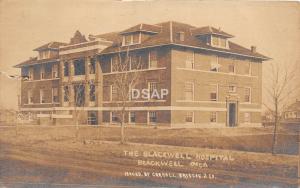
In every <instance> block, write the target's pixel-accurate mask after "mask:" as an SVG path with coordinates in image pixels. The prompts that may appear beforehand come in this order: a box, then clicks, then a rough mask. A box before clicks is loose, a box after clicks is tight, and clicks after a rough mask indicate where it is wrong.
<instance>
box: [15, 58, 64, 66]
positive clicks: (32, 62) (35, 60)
mask: <svg viewBox="0 0 300 188" xmlns="http://www.w3.org/2000/svg"><path fill="white" fill-rule="evenodd" d="M58 61H59V59H57V58H50V59H40V60H39V59H38V58H37V57H31V58H29V59H28V60H26V61H23V62H22V63H19V64H17V65H15V66H14V67H15V68H21V67H25V66H30V65H35V64H41V63H50V62H58Z"/></svg>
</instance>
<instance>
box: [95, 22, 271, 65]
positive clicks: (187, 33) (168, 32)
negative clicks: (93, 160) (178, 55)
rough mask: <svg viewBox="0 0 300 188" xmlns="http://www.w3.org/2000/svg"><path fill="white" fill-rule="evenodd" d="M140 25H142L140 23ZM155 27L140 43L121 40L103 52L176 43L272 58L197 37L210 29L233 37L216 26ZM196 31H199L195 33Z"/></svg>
mask: <svg viewBox="0 0 300 188" xmlns="http://www.w3.org/2000/svg"><path fill="white" fill-rule="evenodd" d="M138 26H140V25H138ZM152 26H155V27H158V28H160V32H159V33H157V34H155V35H151V36H150V37H149V38H147V39H146V40H144V41H142V42H141V43H140V44H134V45H130V46H122V44H121V42H119V43H115V44H113V45H112V46H109V47H107V48H105V49H104V50H103V51H102V52H101V53H100V55H101V54H110V53H116V52H119V51H120V50H121V51H126V50H128V48H129V49H130V50H136V49H142V48H149V47H156V46H165V45H176V46H183V47H188V48H195V49H200V50H206V51H211V52H215V53H223V54H230V55H237V56H243V57H248V58H255V59H259V60H269V59H270V58H268V57H266V56H264V55H262V54H260V53H258V52H254V51H251V49H248V48H245V47H242V46H240V45H238V44H235V43H233V42H230V41H228V48H218V47H214V46H211V45H208V44H206V43H204V42H202V41H201V40H199V39H198V38H197V36H196V35H197V34H200V33H201V34H204V33H207V31H209V32H210V33H212V34H218V35H222V36H224V37H227V38H229V37H233V35H231V34H228V33H226V32H224V31H222V30H219V29H216V28H214V27H208V26H207V27H201V28H197V27H195V26H192V25H189V24H185V23H180V22H174V21H168V22H163V23H158V24H156V25H152ZM137 28H138V27H137V26H134V27H132V28H130V29H128V30H130V31H136V29H137ZM177 33H183V34H184V40H183V41H181V40H179V39H178V37H176V36H177ZM195 33H197V34H196V35H195Z"/></svg>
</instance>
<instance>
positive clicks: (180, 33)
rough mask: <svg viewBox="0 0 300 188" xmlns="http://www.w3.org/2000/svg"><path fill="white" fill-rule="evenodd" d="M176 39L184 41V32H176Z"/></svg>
mask: <svg viewBox="0 0 300 188" xmlns="http://www.w3.org/2000/svg"><path fill="white" fill-rule="evenodd" d="M176 39H177V40H180V41H184V32H182V31H181V32H178V33H176Z"/></svg>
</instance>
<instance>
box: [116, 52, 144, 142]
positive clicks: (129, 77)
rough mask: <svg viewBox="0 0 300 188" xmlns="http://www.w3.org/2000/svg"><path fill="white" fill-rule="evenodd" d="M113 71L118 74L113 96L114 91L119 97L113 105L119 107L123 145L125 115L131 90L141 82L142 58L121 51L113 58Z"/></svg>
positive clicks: (117, 111)
mask: <svg viewBox="0 0 300 188" xmlns="http://www.w3.org/2000/svg"><path fill="white" fill-rule="evenodd" d="M113 59H114V60H113V62H112V70H113V71H114V72H117V73H116V74H114V77H113V80H112V94H114V91H115V92H116V93H117V96H116V97H115V98H114V96H113V95H112V97H113V103H114V104H115V105H116V106H117V109H120V110H116V111H115V112H116V113H118V115H119V123H120V126H121V132H120V134H121V143H122V144H123V143H125V132H124V128H125V115H126V108H127V107H128V106H129V103H130V102H131V101H130V98H131V89H133V88H135V87H136V86H137V85H138V83H139V81H140V71H138V70H139V69H141V68H142V66H141V57H140V56H136V55H134V54H130V53H129V48H127V50H126V52H121V50H120V49H119V52H118V55H117V56H115V58H113Z"/></svg>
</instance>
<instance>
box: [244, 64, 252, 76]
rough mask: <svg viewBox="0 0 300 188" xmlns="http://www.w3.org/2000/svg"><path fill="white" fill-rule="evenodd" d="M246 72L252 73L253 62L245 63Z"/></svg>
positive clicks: (247, 73)
mask: <svg viewBox="0 0 300 188" xmlns="http://www.w3.org/2000/svg"><path fill="white" fill-rule="evenodd" d="M245 74H246V75H251V63H250V62H249V63H247V64H246V65H245Z"/></svg>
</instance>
